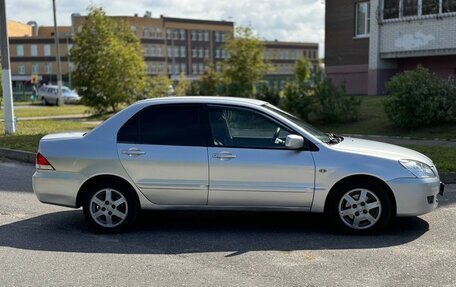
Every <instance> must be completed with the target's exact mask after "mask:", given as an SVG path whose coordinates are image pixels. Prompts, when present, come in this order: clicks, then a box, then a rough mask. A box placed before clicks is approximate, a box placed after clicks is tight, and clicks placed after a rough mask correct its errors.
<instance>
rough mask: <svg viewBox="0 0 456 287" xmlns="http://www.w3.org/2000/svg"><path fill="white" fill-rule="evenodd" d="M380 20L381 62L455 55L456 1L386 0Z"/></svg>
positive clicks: (381, 9)
mask: <svg viewBox="0 0 456 287" xmlns="http://www.w3.org/2000/svg"><path fill="white" fill-rule="evenodd" d="M377 19H378V25H379V33H380V35H379V41H380V43H379V45H380V47H379V48H380V57H381V58H382V59H393V58H406V57H407V58H408V57H423V56H443V55H456V37H455V35H456V0H433V1H431V0H384V1H383V2H382V3H381V4H380V7H379V9H378V17H377Z"/></svg>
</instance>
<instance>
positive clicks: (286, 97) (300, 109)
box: [280, 82, 313, 121]
mask: <svg viewBox="0 0 456 287" xmlns="http://www.w3.org/2000/svg"><path fill="white" fill-rule="evenodd" d="M309 91H310V90H308V89H305V88H303V87H302V86H300V85H299V84H298V83H296V82H288V83H286V84H285V87H284V89H283V91H282V92H281V96H282V99H281V101H280V107H281V108H282V109H284V110H286V111H288V112H289V113H291V114H293V115H296V116H298V117H300V118H301V119H303V120H305V121H308V120H309V114H310V113H311V112H312V109H313V99H312V97H311V96H310V94H309Z"/></svg>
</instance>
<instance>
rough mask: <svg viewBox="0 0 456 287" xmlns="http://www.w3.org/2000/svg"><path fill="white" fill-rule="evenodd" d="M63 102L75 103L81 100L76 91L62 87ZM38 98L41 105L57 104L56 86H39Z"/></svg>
mask: <svg viewBox="0 0 456 287" xmlns="http://www.w3.org/2000/svg"><path fill="white" fill-rule="evenodd" d="M62 96H63V102H64V103H65V104H77V103H79V101H80V100H81V97H80V96H79V95H78V93H76V91H74V90H71V89H70V88H68V87H65V86H63V87H62ZM38 100H39V101H41V103H42V104H43V105H57V104H58V86H54V85H46V86H44V85H43V86H41V87H40V88H39V89H38Z"/></svg>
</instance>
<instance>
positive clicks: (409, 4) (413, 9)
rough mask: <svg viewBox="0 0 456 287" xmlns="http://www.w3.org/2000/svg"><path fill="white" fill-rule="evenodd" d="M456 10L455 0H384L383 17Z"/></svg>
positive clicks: (411, 15)
mask: <svg viewBox="0 0 456 287" xmlns="http://www.w3.org/2000/svg"><path fill="white" fill-rule="evenodd" d="M440 3H441V5H442V7H441V11H442V13H450V12H456V0H384V2H383V19H384V20H388V19H397V18H400V17H414V16H420V15H435V14H438V13H439V10H440Z"/></svg>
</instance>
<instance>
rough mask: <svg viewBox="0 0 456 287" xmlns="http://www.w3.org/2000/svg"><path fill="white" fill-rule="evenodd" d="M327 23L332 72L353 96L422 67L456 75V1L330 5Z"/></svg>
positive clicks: (346, 0) (342, 1)
mask: <svg viewBox="0 0 456 287" xmlns="http://www.w3.org/2000/svg"><path fill="white" fill-rule="evenodd" d="M325 22H326V28H325V29H326V40H325V69H326V73H327V75H328V76H329V77H330V78H331V79H332V80H333V81H334V82H336V83H342V82H345V85H346V88H347V91H348V92H349V93H350V94H369V95H376V94H382V93H383V92H384V87H385V83H386V82H387V81H388V79H389V78H390V77H391V76H392V75H394V74H396V73H397V72H400V71H404V70H408V69H413V68H415V67H416V66H417V65H423V66H424V67H427V68H429V69H430V70H431V71H433V72H435V73H437V74H438V75H440V76H442V77H450V76H455V75H456V0H370V1H355V0H327V1H326V20H325Z"/></svg>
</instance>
